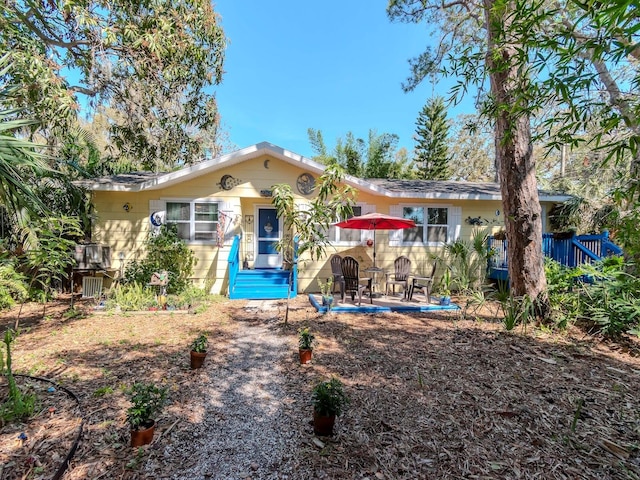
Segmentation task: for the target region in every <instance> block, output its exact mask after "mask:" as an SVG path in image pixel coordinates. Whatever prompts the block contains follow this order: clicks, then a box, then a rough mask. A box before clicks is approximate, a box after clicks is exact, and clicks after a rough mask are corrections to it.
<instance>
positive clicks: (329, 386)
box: [311, 377, 349, 416]
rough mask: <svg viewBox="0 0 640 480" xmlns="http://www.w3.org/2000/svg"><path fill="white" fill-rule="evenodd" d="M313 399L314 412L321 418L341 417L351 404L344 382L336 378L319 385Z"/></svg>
mask: <svg viewBox="0 0 640 480" xmlns="http://www.w3.org/2000/svg"><path fill="white" fill-rule="evenodd" d="M311 398H312V402H313V409H314V411H315V412H316V413H317V414H318V415H321V416H331V415H340V414H341V413H342V411H343V410H344V408H345V407H346V406H347V405H348V404H349V397H348V396H347V394H346V393H345V391H344V386H343V384H342V382H341V381H340V380H339V379H337V378H335V377H333V378H332V379H331V380H324V381H321V382H320V383H318V384H317V385H316V386H315V387H314V388H313V393H312V397H311Z"/></svg>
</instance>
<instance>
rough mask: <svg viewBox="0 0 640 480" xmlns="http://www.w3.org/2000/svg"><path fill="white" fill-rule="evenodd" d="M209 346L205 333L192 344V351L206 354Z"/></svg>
mask: <svg viewBox="0 0 640 480" xmlns="http://www.w3.org/2000/svg"><path fill="white" fill-rule="evenodd" d="M208 346H209V342H208V340H207V335H206V334H205V333H201V334H200V335H198V336H197V337H196V338H195V339H194V340H193V342H191V351H192V352H197V353H206V352H207V347H208Z"/></svg>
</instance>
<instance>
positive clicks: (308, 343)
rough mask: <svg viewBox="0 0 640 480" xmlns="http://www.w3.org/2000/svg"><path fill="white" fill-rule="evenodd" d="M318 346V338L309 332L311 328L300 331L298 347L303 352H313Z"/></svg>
mask: <svg viewBox="0 0 640 480" xmlns="http://www.w3.org/2000/svg"><path fill="white" fill-rule="evenodd" d="M317 344H318V341H317V340H316V337H315V335H314V334H313V333H311V332H310V331H309V327H305V328H302V329H300V330H299V331H298V346H299V347H300V348H301V349H302V350H313V347H314V346H316V345H317Z"/></svg>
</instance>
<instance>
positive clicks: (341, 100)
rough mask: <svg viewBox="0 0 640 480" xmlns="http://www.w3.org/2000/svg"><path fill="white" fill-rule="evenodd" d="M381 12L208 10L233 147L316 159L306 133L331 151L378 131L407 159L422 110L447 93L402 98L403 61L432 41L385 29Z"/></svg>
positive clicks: (344, 7) (279, 2)
mask: <svg viewBox="0 0 640 480" xmlns="http://www.w3.org/2000/svg"><path fill="white" fill-rule="evenodd" d="M386 4H387V1H386V0H323V1H319V2H305V1H300V0H296V1H294V0H272V1H267V0H217V1H214V9H215V10H216V12H218V13H219V14H220V15H221V16H222V26H223V28H224V30H225V34H226V36H227V37H228V38H229V45H228V48H227V51H226V56H225V72H226V73H225V75H224V78H223V83H222V85H220V86H218V87H216V89H215V91H216V96H217V99H218V107H219V109H220V115H221V117H222V122H223V128H224V129H225V130H227V131H228V132H229V134H230V140H231V141H232V142H233V143H234V144H236V145H237V146H238V147H239V148H243V147H246V146H249V145H253V144H255V143H259V142H262V141H268V142H271V143H274V144H276V145H278V146H281V147H283V148H286V149H288V150H291V151H293V152H296V153H299V154H302V155H305V156H312V154H313V152H312V150H311V147H310V144H309V141H308V137H307V129H308V128H314V129H316V130H321V131H322V133H323V135H324V139H325V142H326V144H327V146H328V147H329V148H330V149H331V148H333V146H334V145H335V143H336V139H337V138H338V137H344V136H345V135H346V133H347V132H349V131H351V132H353V133H354V135H355V136H356V137H360V138H367V135H368V132H369V129H375V130H376V131H377V133H379V134H380V133H395V134H397V135H399V136H400V141H399V146H400V147H406V148H407V149H408V150H409V151H411V150H412V149H413V147H414V141H413V134H414V132H415V121H416V119H417V117H418V114H419V112H420V110H421V109H422V107H423V105H424V104H425V102H426V100H427V99H428V98H430V97H431V96H432V95H434V94H437V93H441V94H442V95H445V96H446V94H447V91H448V88H447V87H445V86H442V85H436V86H435V87H434V86H433V85H431V83H428V82H426V83H424V84H422V85H420V86H419V87H418V88H417V89H416V90H415V91H413V92H411V93H404V92H403V91H402V88H401V83H402V82H403V81H404V80H405V79H406V77H407V75H408V73H409V64H408V63H407V61H408V59H409V58H411V57H414V56H417V55H419V54H420V53H421V52H422V51H423V50H424V49H425V47H426V45H427V44H428V43H429V42H430V41H431V39H430V37H429V35H428V32H427V27H426V25H415V24H410V25H407V24H400V23H391V22H390V21H389V19H388V18H387V15H386V11H385V7H386ZM449 84H451V82H449ZM467 104H468V103H467ZM462 108H463V107H456V108H455V109H452V110H451V111H450V115H449V116H450V117H451V118H452V117H454V116H455V115H456V114H458V113H462V111H463V110H462ZM466 111H467V112H469V113H471V110H470V109H469V108H467V110H466Z"/></svg>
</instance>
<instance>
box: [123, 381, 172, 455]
mask: <svg viewBox="0 0 640 480" xmlns="http://www.w3.org/2000/svg"><path fill="white" fill-rule="evenodd" d="M125 392H126V394H127V395H128V397H129V401H130V402H131V407H129V409H128V410H127V422H129V426H130V427H131V446H132V447H139V446H141V445H147V444H149V443H151V441H152V440H153V433H154V431H155V428H156V422H155V417H156V415H158V414H159V413H160V412H161V411H162V407H164V405H165V403H166V401H167V389H166V388H164V387H157V386H156V385H154V384H152V383H139V382H136V383H134V384H133V385H132V386H131V387H130V388H128V389H127V390H126V391H125Z"/></svg>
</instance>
